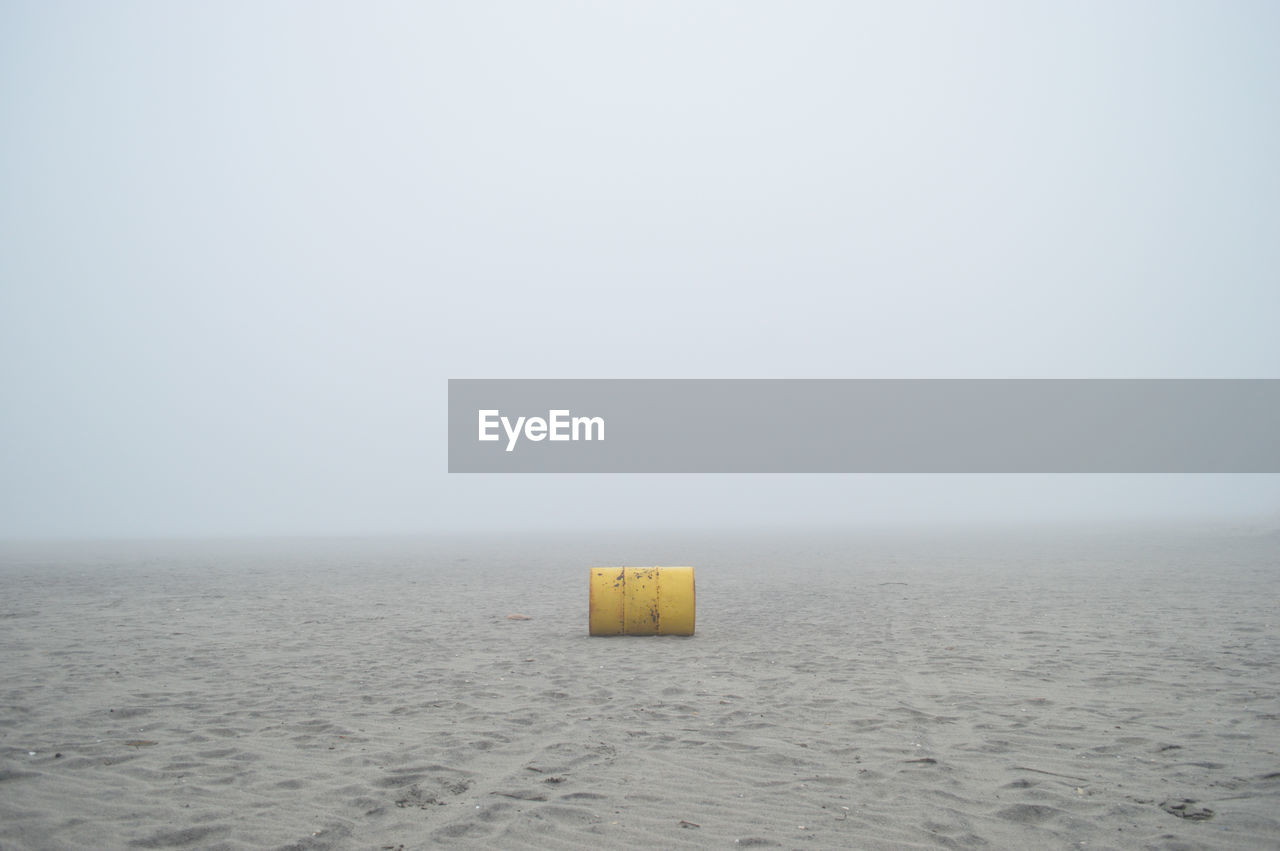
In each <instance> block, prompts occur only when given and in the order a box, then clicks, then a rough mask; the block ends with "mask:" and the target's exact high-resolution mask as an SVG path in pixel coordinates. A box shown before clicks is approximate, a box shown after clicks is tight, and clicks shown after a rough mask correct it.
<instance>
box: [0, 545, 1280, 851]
mask: <svg viewBox="0 0 1280 851" xmlns="http://www.w3.org/2000/svg"><path fill="white" fill-rule="evenodd" d="M596 564H601V565H613V564H643V565H648V564H691V565H693V566H694V567H695V568H696V570H697V583H698V621H697V634H696V635H694V636H693V637H691V638H680V637H666V636H664V637H650V638H589V637H588V635H587V623H586V618H587V568H588V567H589V566H591V565H596ZM1277 600H1280V537H1277V536H1276V535H1275V534H1274V533H1270V534H1268V533H1267V532H1266V530H1256V529H1252V530H1251V529H1243V530H1241V529H1227V528H1218V529H1207V530H1188V529H1163V530H1161V529H1147V530H1128V531H1119V530H1093V531H1079V530H1078V531H1075V532H1064V531H1058V532H1034V533H1033V532H1029V531H1024V532H1017V533H1014V532H1008V533H999V534H997V533H988V534H985V535H979V534H977V533H971V534H965V535H962V534H959V533H956V534H950V535H947V534H941V533H938V534H931V535H930V534H908V533H905V532H904V533H893V534H889V533H881V534H869V533H853V532H849V533H843V534H837V533H829V534H822V535H818V534H814V535H807V536H800V535H796V534H792V535H786V536H783V535H776V536H771V535H767V534H764V533H759V534H754V535H743V534H741V533H733V534H729V533H726V534H722V535H712V534H705V535H692V534H683V535H663V536H653V537H643V536H639V535H636V534H634V533H631V534H629V535H619V536H596V537H592V538H570V537H568V536H564V537H552V536H542V537H533V536H526V537H520V538H512V539H509V540H504V541H493V540H481V539H466V538H448V539H444V538H442V539H420V540H411V539H399V540H390V539H388V540H334V541H324V540H299V541H281V540H273V541H223V542H145V543H143V542H134V543H129V542H114V543H80V544H74V545H72V544H37V543H28V544H19V543H9V544H4V545H0V847H2V848H4V849H28V848H29V849H61V848H68V849H72V848H89V847H94V848H186V847H189V848H290V849H320V848H360V849H364V848H369V849H386V848H392V849H399V848H404V849H414V848H426V847H432V846H435V845H450V844H452V845H456V846H458V847H472V848H583V849H587V848H592V849H594V848H601V847H608V848H651V847H667V848H680V847H689V848H703V847H707V848H740V847H757V846H758V847H784V848H800V849H816V848H870V849H877V848H886V849H888V848H977V847H987V848H1029V847H1041V848H1114V849H1129V848H1170V849H1173V848H1265V847H1280V816H1277V813H1280V608H1278V607H1277ZM513 613H519V614H524V615H528V616H529V618H530V619H529V620H510V619H508V618H507V615H508V614H513Z"/></svg>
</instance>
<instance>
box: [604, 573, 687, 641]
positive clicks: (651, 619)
mask: <svg viewBox="0 0 1280 851" xmlns="http://www.w3.org/2000/svg"><path fill="white" fill-rule="evenodd" d="M694 608H695V606H694V596H693V568H692V567H593V568H591V618H590V623H591V634H592V635H693V615H694Z"/></svg>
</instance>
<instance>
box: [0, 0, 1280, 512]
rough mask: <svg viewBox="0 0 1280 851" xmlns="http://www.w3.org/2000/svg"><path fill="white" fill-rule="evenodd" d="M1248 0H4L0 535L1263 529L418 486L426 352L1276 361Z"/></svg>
mask: <svg viewBox="0 0 1280 851" xmlns="http://www.w3.org/2000/svg"><path fill="white" fill-rule="evenodd" d="M1277 32H1280V7H1278V6H1277V5H1276V4H1274V3H1265V2H1258V3H1249V2H1237V3H1230V4H1210V3H1173V2H1146V3H1144V2H1133V3H1124V4H1109V3H1101V2H1098V3H1092V2H1091V3H1028V2H1016V3H967V4H941V3H911V2H907V3H865V4H853V3H836V2H833V3H794V4H779V3H692V4H690V3H648V2H646V3H618V2H601V3H564V4H562V3H454V4H444V3H405V4H393V3H379V4H373V5H368V4H355V3H348V4H323V3H280V2H272V3H265V4H260V3H218V4H173V3H163V2H156V3H128V2H120V3H88V2H84V3H50V2H38V3H20V2H9V3H6V4H4V6H3V8H0V128H2V132H0V537H27V536H104V535H105V536H132V535H161V536H166V535H241V534H245V535H250V534H251V535H258V534H300V535H305V534H377V533H431V532H436V531H448V530H456V529H462V530H494V531H495V532H500V531H503V530H509V529H574V528H621V527H632V528H642V529H643V528H649V527H658V526H678V527H690V526H722V525H727V526H761V525H777V526H788V525H791V526H798V525H813V524H817V525H821V524H844V523H869V524H896V523H924V524H933V523H953V524H954V523H960V524H964V523H979V522H981V523H992V522H1054V521H1058V520H1078V519H1086V520H1087V519H1093V520H1108V521H1126V520H1130V519H1140V518H1158V517H1174V518H1180V517H1200V516H1209V517H1262V518H1267V517H1276V516H1280V476H1271V475H1265V476H1264V475H1254V476H834V475H833V476H704V477H696V476H645V475H635V476H461V475H454V476H450V475H448V474H447V472H446V448H447V447H446V439H445V425H446V423H445V412H446V380H447V379H448V378H480V377H508V378H538V377H584V378H608V377H618V378H629V377H654V378H663V377H673V378H675V377H705V378H712V377H714V378H738V377H742V378H747V377H753V378H781V377H814V378H862V377H875V378H900V377H920V378H923V377H929V378H951V377H956V378H959V377H975V378H977V377H991V378H1004V377H1016V378H1027V377H1044V378H1066V377H1072V378H1174V377H1185V378H1219V377H1220V378H1268V377H1277V375H1276V372H1277V366H1280V335H1278V334H1277V333H1276V327H1277V324H1278V320H1280V287H1277V283H1276V282H1277V278H1276V270H1277V269H1278V268H1280V238H1278V237H1280V157H1277V156H1276V152H1277V151H1280V53H1277V51H1276V50H1275V35H1276V33H1277Z"/></svg>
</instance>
